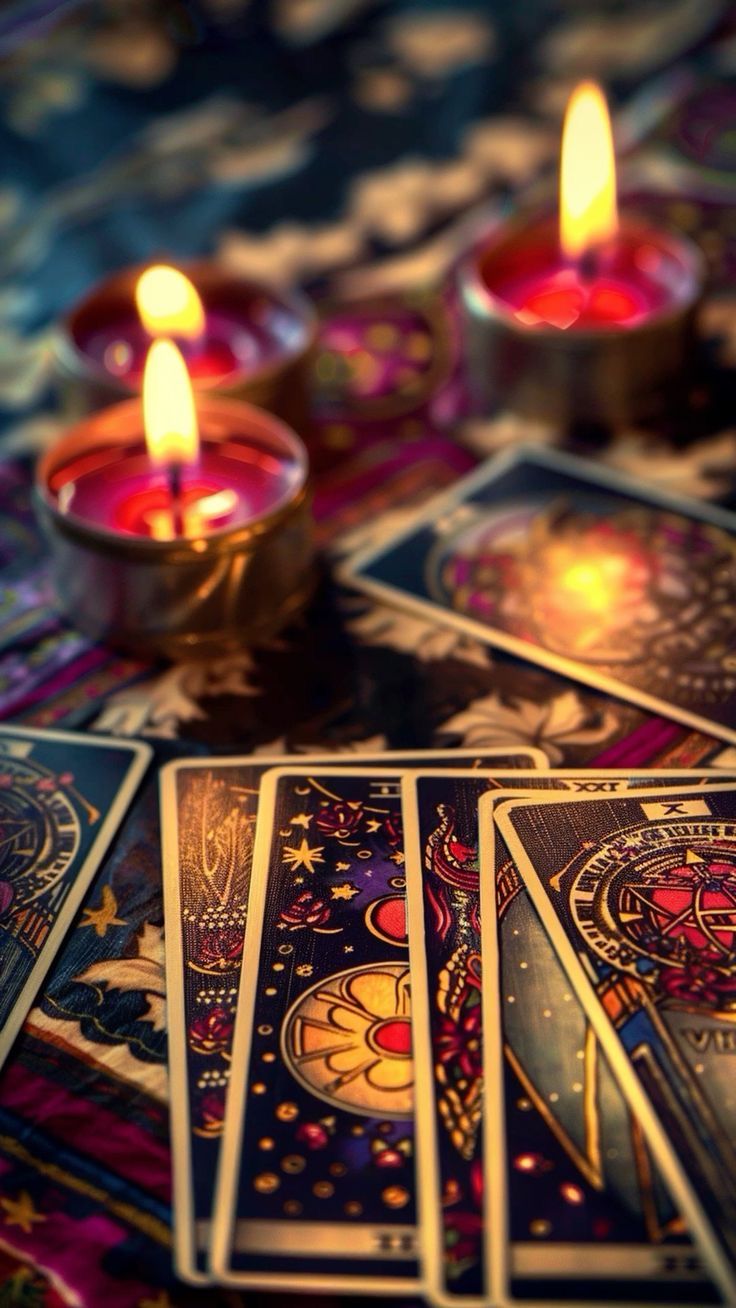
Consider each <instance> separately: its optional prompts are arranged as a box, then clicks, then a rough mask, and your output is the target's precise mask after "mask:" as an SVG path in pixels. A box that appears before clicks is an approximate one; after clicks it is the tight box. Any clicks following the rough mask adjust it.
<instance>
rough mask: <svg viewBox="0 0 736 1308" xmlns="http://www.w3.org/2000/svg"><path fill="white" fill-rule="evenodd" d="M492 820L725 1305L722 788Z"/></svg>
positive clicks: (727, 1128)
mask: <svg viewBox="0 0 736 1308" xmlns="http://www.w3.org/2000/svg"><path fill="white" fill-rule="evenodd" d="M495 821H496V825H497V827H498V829H499V831H500V833H501V835H502V836H503V838H504V839H505V841H506V844H507V846H508V849H509V852H510V854H511V856H512V858H513V860H514V863H515V865H516V867H517V868H518V869H519V872H520V873H521V876H522V878H523V880H524V882H525V884H526V886H527V888H528V890H529V893H530V894H531V896H532V898H533V900H534V902H535V904H536V907H537V910H538V912H539V915H540V917H541V920H542V922H543V924H544V927H545V929H546V931H547V933H548V934H549V937H550V939H551V940H552V943H553V945H554V947H555V950H556V951H557V954H558V955H559V958H560V961H561V962H562V964H563V966H564V968H565V971H566V972H567V975H568V977H569V980H570V983H571V985H573V986H574V987H575V989H576V990H577V992H578V995H579V997H580V999H581V1002H582V1004H583V1006H584V1008H585V1011H586V1014H587V1017H588V1019H589V1022H590V1025H591V1027H592V1029H593V1031H594V1032H595V1035H596V1036H597V1038H598V1040H599V1042H600V1044H601V1046H602V1048H603V1050H604V1051H605V1053H606V1056H607V1059H608V1062H609V1064H610V1067H611V1069H612V1071H613V1073H614V1075H615V1076H616V1078H617V1080H618V1082H619V1085H620V1087H621V1090H622V1091H623V1093H624V1094H625V1095H626V1098H627V1100H628V1102H629V1104H630V1106H631V1108H632V1110H633V1112H634V1113H635V1115H636V1116H637V1117H638V1119H639V1121H640V1122H641V1126H642V1128H643V1130H644V1132H645V1133H646V1135H647V1138H648V1140H649V1143H650V1145H651V1148H652V1151H653V1154H654V1156H655V1158H656V1160H657V1163H658V1165H659V1167H660V1169H661V1171H662V1174H663V1176H664V1177H665V1179H666V1181H667V1184H668V1187H669V1190H670V1192H671V1194H672V1195H673V1197H674V1199H675V1201H676V1202H677V1204H678V1206H679V1207H680V1209H681V1211H682V1213H683V1214H684V1216H685V1217H686V1219H687V1221H688V1224H689V1226H690V1229H691V1231H692V1233H693V1235H694V1236H695V1238H696V1239H697V1241H698V1244H699V1246H700V1250H701V1253H702V1254H703V1257H704V1259H705V1261H706V1265H707V1268H708V1271H709V1272H710V1274H711V1276H712V1277H713V1279H714V1281H715V1282H716V1284H717V1285H718V1286H719V1288H720V1289H721V1291H722V1292H723V1293H724V1296H725V1298H726V1302H728V1303H733V1302H734V1301H736V1276H735V1275H734V1264H735V1263H736V1160H735V1159H734V1156H733V1154H734V1134H735V1130H734V1126H735V1123H736V1095H735V1094H734V1079H733V1074H732V1071H731V1067H730V1059H729V1056H728V1055H729V1053H730V1052H732V1051H733V1049H734V1048H736V1039H734V1029H735V1027H736V1004H735V1002H734V994H735V993H736V977H735V975H734V972H735V967H734V959H735V958H736V949H735V947H734V940H735V939H736V787H734V786H733V785H730V786H727V787H723V786H718V785H714V786H712V787H708V788H707V790H703V789H701V790H700V791H694V790H691V789H689V788H688V789H685V788H684V787H678V788H677V789H672V790H666V791H664V792H663V793H662V794H660V795H657V796H656V797H655V796H653V795H652V794H651V792H648V791H644V790H640V791H637V792H631V793H630V794H627V795H616V796H612V797H610V798H608V799H605V800H604V799H600V800H598V799H596V800H590V799H581V798H577V799H576V800H574V801H572V800H565V799H563V798H562V797H561V796H544V797H543V798H542V797H539V798H538V799H535V800H533V801H532V800H529V799H524V800H516V801H512V802H511V803H509V804H508V805H502V806H500V807H499V808H498V809H497V811H496V814H495ZM542 1019H544V1010H543V1012H542ZM584 1052H585V1051H584V1050H583V1054H584Z"/></svg>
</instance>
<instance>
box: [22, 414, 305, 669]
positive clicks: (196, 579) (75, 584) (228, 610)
mask: <svg viewBox="0 0 736 1308" xmlns="http://www.w3.org/2000/svg"><path fill="white" fill-rule="evenodd" d="M197 417H198V422H199V428H200V434H201V438H202V443H203V447H204V446H205V445H206V444H207V443H208V442H209V443H212V444H215V445H216V444H217V443H218V442H219V443H224V442H225V441H229V442H232V441H233V440H236V441H243V442H248V441H249V440H253V441H254V442H255V443H256V444H257V446H258V448H259V450H261V451H263V450H265V451H266V452H267V454H268V456H269V458H273V459H277V460H283V461H284V462H285V464H286V465H288V467H289V470H290V482H289V490H288V493H287V494H286V495H285V496H284V497H282V499H281V501H280V502H279V501H277V502H276V503H275V505H274V507H273V509H272V510H271V511H267V512H265V513H263V515H262V516H260V517H254V518H253V519H252V520H249V521H247V522H245V523H243V522H242V521H241V522H240V523H239V524H238V525H234V526H232V527H225V528H221V529H219V530H216V531H212V532H210V533H202V534H201V535H198V536H195V537H192V538H189V537H186V538H185V537H178V538H176V539H169V540H154V539H150V538H148V537H143V536H133V535H129V534H124V533H122V532H120V531H116V530H114V529H112V528H111V529H107V528H106V527H99V526H97V525H96V524H93V523H91V522H89V521H86V520H85V519H84V518H83V517H75V516H74V514H73V513H71V512H68V513H64V512H62V510H61V508H60V505H59V499H60V496H59V492H60V490H61V491H62V495H61V499H62V501H63V486H64V483H65V479H66V480H69V479H70V478H71V472H70V471H69V470H70V469H71V468H72V467H74V466H77V467H78V466H79V464H80V460H86V459H87V458H88V457H92V458H94V457H95V456H97V455H100V454H102V453H104V451H105V450H108V449H110V448H111V447H117V449H118V450H120V449H124V448H125V447H127V446H131V447H132V446H134V445H138V444H139V443H140V441H141V440H142V425H141V405H140V402H139V401H138V400H129V401H125V402H123V403H121V404H118V405H115V406H113V407H111V408H109V409H106V410H103V411H102V412H100V413H96V414H94V415H92V416H91V417H89V418H87V419H86V420H85V421H83V422H81V423H79V424H77V425H76V426H75V427H73V428H72V429H71V430H70V431H69V432H68V433H67V434H66V435H65V436H63V437H62V438H61V439H60V440H59V441H58V442H57V443H56V444H55V445H54V446H53V447H52V448H51V449H49V450H48V451H47V452H46V453H45V454H44V455H43V456H42V458H41V460H40V462H39V464H38V468H37V472H36V482H35V488H34V498H35V508H36V512H37V516H38V518H39V520H40V522H41V525H42V527H43V529H44V531H45V534H46V536H47V538H48V540H49V543H50V546H51V554H52V565H53V574H54V581H55V585H56V589H57V593H58V596H59V599H60V602H61V604H62V606H63V608H64V609H65V611H66V612H67V614H68V615H69V617H70V618H71V620H72V621H73V622H74V624H75V626H77V627H78V628H79V629H80V630H81V631H83V632H85V633H86V634H87V635H89V636H91V637H93V638H94V639H96V640H100V641H105V642H107V643H109V644H113V645H116V646H121V647H123V648H125V649H129V650H132V651H134V652H136V653H138V654H144V655H147V656H150V655H154V656H158V655H161V656H164V657H166V658H172V659H178V658H183V657H193V656H194V657H198V656H203V657H205V656H209V655H212V654H218V653H222V652H223V650H225V649H228V648H231V647H238V646H241V645H244V644H249V643H251V642H253V641H254V640H257V639H259V638H262V637H267V636H269V635H271V634H272V633H273V632H275V631H277V630H278V629H279V628H281V627H282V626H284V625H285V624H286V622H288V620H289V619H290V618H291V617H292V616H293V615H294V614H295V613H296V612H297V611H298V610H299V609H300V608H301V607H302V606H303V604H304V603H305V601H306V599H307V598H308V596H309V594H310V592H311V589H312V573H313V567H312V565H313V554H314V549H313V539H312V520H311V514H310V505H309V495H308V489H307V472H308V460H307V454H306V450H305V449H304V446H303V445H302V442H301V441H300V440H299V438H298V437H297V436H296V435H295V434H294V433H293V432H292V431H291V430H290V429H289V428H288V427H287V426H286V425H285V424H284V423H282V422H280V421H279V420H278V419H276V418H274V417H273V416H272V415H271V414H268V413H264V412H262V411H261V410H259V409H256V408H254V407H252V406H251V405H246V404H243V403H240V402H236V401H233V400H227V399H222V398H220V397H215V396H200V397H199V398H198V402H197Z"/></svg>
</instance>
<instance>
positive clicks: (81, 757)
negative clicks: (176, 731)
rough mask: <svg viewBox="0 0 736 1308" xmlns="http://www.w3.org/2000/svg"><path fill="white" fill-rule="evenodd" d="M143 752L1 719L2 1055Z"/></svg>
mask: <svg viewBox="0 0 736 1308" xmlns="http://www.w3.org/2000/svg"><path fill="white" fill-rule="evenodd" d="M150 756H151V751H150V749H149V748H148V746H146V745H138V744H128V743H124V744H123V743H120V742H118V741H108V740H106V739H105V738H102V737H84V736H75V735H73V734H72V733H70V732H55V731H48V732H46V731H34V730H32V729H30V728H24V727H12V726H3V727H0V1032H1V1034H0V1060H2V1059H3V1058H4V1057H5V1056H6V1055H7V1053H8V1051H9V1049H10V1047H11V1045H12V1043H13V1040H14V1039H15V1037H16V1035H17V1034H18V1031H19V1029H20V1026H21V1024H22V1022H23V1019H24V1017H25V1016H26V1013H27V1012H28V1009H29V1008H30V1006H31V1003H32V1002H33V998H34V995H35V993H36V991H37V990H38V987H39V985H40V984H41V982H42V980H43V977H44V975H45V973H46V971H47V969H48V967H49V965H50V963H51V961H52V959H53V957H54V954H55V953H56V951H57V949H58V948H59V945H60V944H61V942H62V940H63V938H64V933H65V932H66V930H67V929H68V927H69V926H70V925H71V922H72V919H73V917H74V914H75V912H76V910H77V908H78V907H79V904H80V903H81V901H82V899H83V897H84V894H85V891H86V890H87V888H88V887H89V885H90V882H91V880H92V878H93V876H94V874H95V872H96V870H97V868H98V867H99V865H100V862H101V860H102V857H103V855H104V853H105V851H106V849H107V847H108V845H109V843H110V841H111V839H112V838H113V836H114V834H115V832H116V830H117V828H118V826H119V824H120V822H121V820H122V818H123V816H124V814H125V811H126V809H127V807H128V804H129V802H130V800H131V799H132V797H133V795H134V793H135V790H136V787H137V786H138V783H139V781H140V779H141V777H142V776H143V773H144V771H145V768H146V765H147V763H148V760H149V758H150Z"/></svg>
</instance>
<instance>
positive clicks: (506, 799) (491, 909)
mask: <svg viewBox="0 0 736 1308" xmlns="http://www.w3.org/2000/svg"><path fill="white" fill-rule="evenodd" d="M552 775H553V776H554V778H555V780H556V779H557V778H558V777H559V776H563V777H564V776H572V774H571V773H561V772H554V773H553V774H552ZM576 775H577V776H578V777H579V778H582V777H584V778H585V780H586V781H590V780H593V779H598V778H600V779H602V780H607V779H614V778H616V777H618V778H621V779H622V787H621V791H620V793H621V794H622V795H623V794H625V795H626V796H627V797H629V796H631V795H635V794H636V793H637V788H638V783H639V782H640V781H643V780H644V779H649V778H651V779H652V780H653V781H655V782H656V783H657V785H656V789H659V788H660V787H661V788H662V789H663V790H666V789H668V788H670V786H671V783H672V782H673V781H678V780H679V781H688V780H690V781H692V780H694V779H695V778H700V779H701V785H700V786H698V787H696V788H694V789H696V790H700V789H703V788H705V787H707V788H709V789H721V790H723V789H728V785H727V784H726V783H727V782H730V783H734V782H736V775H734V774H730V775H729V774H728V773H725V772H724V771H722V770H721V769H719V768H679V769H677V768H674V769H659V768H643V769H639V770H638V771H632V770H631V769H628V768H614V769H607V770H606V769H602V770H600V771H597V772H594V771H593V770H591V771H590V772H588V773H577V774H576ZM632 781H633V783H634V784H633V785H632V784H631V782H632ZM654 788H655V787H647V788H646V792H645V793H647V794H651V791H652V789H654ZM678 789H684V787H679V788H678ZM688 789H689V788H688ZM609 797H610V796H609ZM547 798H553V799H556V800H557V802H558V803H565V802H568V803H569V802H570V800H571V798H577V799H585V800H595V799H598V800H601V799H604V798H606V796H605V795H602V794H598V795H595V794H587V795H586V794H581V793H580V792H578V793H577V795H575V794H574V792H573V794H570V793H569V792H568V793H567V795H565V794H564V793H562V792H561V791H559V790H558V791H556V792H554V793H551V792H545V791H544V790H543V789H540V790H535V791H534V792H533V794H532V793H531V792H527V793H526V795H522V793H521V791H518V792H517V793H516V794H514V793H513V792H512V791H507V792H506V793H501V792H497V791H496V792H494V791H489V792H488V793H487V794H485V795H482V796H481V798H480V801H479V805H478V817H479V841H480V877H481V897H480V900H481V941H482V957H483V991H482V1003H483V1067H484V1115H485V1121H486V1124H487V1125H486V1130H488V1131H489V1132H490V1131H491V1130H492V1132H493V1137H494V1139H496V1140H501V1141H505V1139H506V1113H505V1092H504V1058H505V1056H506V1051H505V1047H504V1045H503V1040H502V1038H501V1037H502V1026H501V1022H500V1014H501V1002H502V995H501V988H500V954H499V950H498V913H497V908H496V893H497V892H496V866H495V860H494V847H495V839H496V830H495V813H496V812H497V810H498V809H500V808H502V807H504V806H505V805H507V804H510V803H511V801H512V800H515V799H516V800H518V801H519V803H521V804H523V803H529V802H531V801H532V800H533V802H534V803H535V804H536V803H538V802H546V799H547ZM492 1030H495V1031H496V1032H497V1037H496V1042H495V1046H494V1049H493V1050H492V1051H491V1050H490V1049H489V1042H490V1032H491V1031H492ZM591 1046H593V1049H591ZM595 1050H597V1037H596V1035H595V1032H594V1031H593V1028H592V1026H590V1025H589V1026H588V1030H587V1036H586V1045H585V1053H586V1061H587V1060H588V1059H591V1058H594V1057H595V1052H594V1051H595ZM518 1070H519V1072H521V1073H522V1074H523V1069H522V1068H519V1069H518ZM522 1079H524V1078H523V1075H522ZM529 1089H530V1095H531V1097H532V1098H534V1096H535V1095H536V1094H537V1092H536V1090H535V1088H534V1087H533V1086H531V1085H530V1087H529ZM538 1107H539V1110H540V1111H542V1107H543V1101H542V1102H540V1104H539V1105H538ZM637 1127H638V1123H637ZM550 1129H552V1130H553V1131H554V1133H555V1134H556V1135H557V1134H558V1131H557V1130H556V1128H555V1127H554V1126H553V1125H552V1122H551V1121H550ZM639 1129H640V1128H639ZM595 1136H596V1129H595V1124H592V1130H591V1133H590V1142H591V1145H592V1148H591V1152H590V1156H589V1157H588V1158H586V1157H584V1156H582V1157H581V1158H580V1159H579V1162H578V1166H580V1167H581V1171H583V1174H586V1172H587V1171H588V1170H589V1171H590V1176H589V1180H590V1181H591V1183H592V1184H595V1172H596V1157H595ZM563 1143H564V1142H563ZM572 1144H573V1142H572V1141H568V1142H567V1145H566V1147H571V1146H572ZM506 1166H507V1164H506V1156H505V1153H504V1152H503V1151H501V1150H492V1151H484V1156H483V1184H484V1193H485V1194H486V1195H488V1196H489V1197H490V1200H489V1201H490V1202H492V1203H493V1204H494V1205H495V1207H494V1208H493V1209H492V1210H491V1211H492V1212H493V1215H494V1220H493V1222H492V1223H490V1222H488V1223H486V1228H485V1229H486V1258H487V1262H488V1267H489V1271H490V1276H489V1283H490V1285H491V1286H492V1293H493V1296H494V1300H499V1301H503V1302H504V1303H507V1304H514V1303H519V1304H523V1305H524V1308H547V1305H548V1301H547V1300H544V1299H533V1298H530V1297H529V1298H528V1297H526V1296H525V1297H524V1298H523V1299H519V1300H517V1299H515V1298H514V1296H513V1294H512V1290H511V1279H512V1257H513V1259H514V1268H513V1270H514V1271H517V1272H518V1273H519V1274H523V1273H524V1268H517V1267H516V1264H515V1260H516V1255H517V1254H519V1255H520V1256H521V1257H522V1258H523V1259H524V1260H525V1262H526V1263H529V1262H530V1259H531V1260H534V1259H536V1262H537V1266H538V1267H539V1268H540V1272H539V1275H540V1290H542V1288H543V1273H544V1271H545V1270H546V1269H549V1270H553V1266H550V1262H549V1261H548V1259H550V1258H551V1260H552V1264H554V1262H555V1260H556V1259H558V1260H559V1262H560V1270H561V1272H562V1273H563V1274H564V1270H565V1268H569V1263H570V1259H571V1257H574V1258H575V1261H576V1264H578V1265H579V1266H580V1267H581V1269H582V1270H583V1271H584V1270H585V1267H584V1265H585V1260H586V1257H587V1253H588V1251H587V1249H586V1248H585V1247H578V1246H572V1245H569V1244H567V1245H561V1246H559V1247H558V1248H559V1252H558V1253H557V1254H555V1246H554V1245H545V1246H540V1245H537V1244H534V1245H531V1244H530V1245H528V1246H526V1245H525V1246H519V1245H518V1244H514V1245H513V1246H512V1244H511V1243H510V1238H509V1231H508V1194H507V1188H506ZM627 1250H628V1253H627V1258H628V1257H629V1255H630V1257H631V1258H639V1257H640V1255H641V1246H639V1245H631V1246H627ZM532 1251H534V1253H532ZM598 1252H599V1253H600V1252H601V1251H598ZM540 1256H541V1258H542V1260H543V1261H542V1263H541V1266H540ZM595 1266H596V1270H600V1263H599V1262H597V1263H596V1264H595ZM645 1272H646V1268H644V1269H643V1272H642V1277H643V1275H644V1273H645ZM605 1274H607V1273H606V1272H605V1269H604V1275H605ZM610 1275H611V1276H613V1275H614V1272H613V1271H611V1273H610ZM631 1303H632V1301H631V1300H628V1299H627V1300H626V1308H630V1306H631ZM575 1304H576V1308H597V1306H598V1305H599V1304H600V1300H595V1301H592V1302H591V1303H590V1304H589V1305H588V1304H586V1303H585V1302H584V1301H583V1300H576V1301H575ZM606 1304H607V1308H616V1305H615V1303H614V1302H613V1301H612V1300H606ZM621 1308H624V1304H623V1301H622V1304H621ZM682 1308H688V1305H687V1304H685V1302H684V1301H683V1303H682ZM690 1308H699V1305H697V1304H694V1303H693V1304H691V1305H690Z"/></svg>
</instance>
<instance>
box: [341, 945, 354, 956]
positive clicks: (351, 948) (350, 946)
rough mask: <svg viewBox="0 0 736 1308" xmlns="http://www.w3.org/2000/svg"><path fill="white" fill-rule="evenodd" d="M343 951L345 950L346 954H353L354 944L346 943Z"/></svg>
mask: <svg viewBox="0 0 736 1308" xmlns="http://www.w3.org/2000/svg"><path fill="white" fill-rule="evenodd" d="M342 952H343V953H344V954H352V952H353V946H352V945H345V946H344V948H343V951H342Z"/></svg>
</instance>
